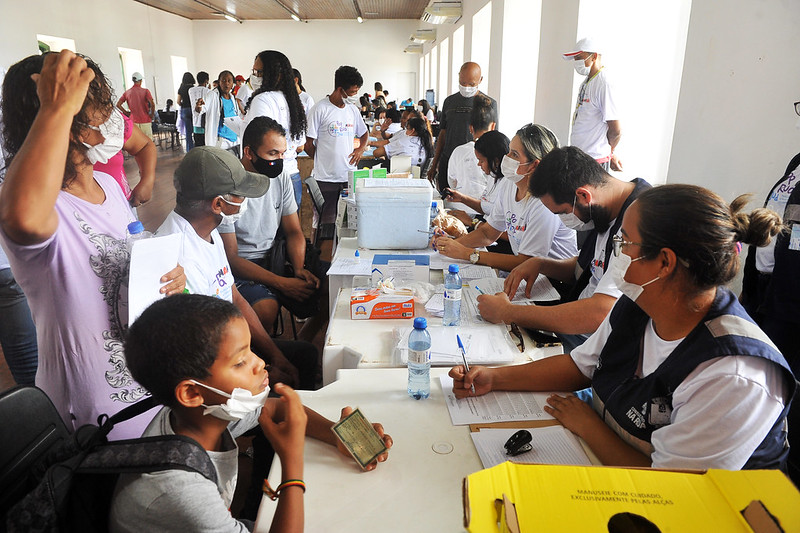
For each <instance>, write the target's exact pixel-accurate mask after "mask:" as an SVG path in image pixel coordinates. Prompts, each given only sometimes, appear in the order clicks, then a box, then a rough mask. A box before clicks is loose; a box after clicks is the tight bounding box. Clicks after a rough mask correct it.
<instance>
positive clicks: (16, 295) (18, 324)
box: [0, 268, 39, 385]
mask: <svg viewBox="0 0 800 533" xmlns="http://www.w3.org/2000/svg"><path fill="white" fill-rule="evenodd" d="M0 346H2V347H3V355H5V358H6V362H7V363H8V368H9V370H11V375H12V376H14V381H16V382H17V384H19V385H33V384H34V381H35V378H36V368H37V367H38V366H39V350H38V348H37V345H36V328H35V327H34V325H33V319H32V318H31V310H30V309H29V308H28V300H27V299H26V298H25V295H24V294H23V293H22V289H21V288H20V286H19V285H17V282H16V280H15V279H14V275H13V274H12V273H11V269H10V268H4V269H2V270H0Z"/></svg>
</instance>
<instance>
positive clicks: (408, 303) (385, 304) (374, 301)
mask: <svg viewBox="0 0 800 533" xmlns="http://www.w3.org/2000/svg"><path fill="white" fill-rule="evenodd" d="M350 318H351V319H352V320H367V319H373V318H414V294H413V292H412V291H411V290H408V289H397V291H396V292H394V293H390V294H387V293H384V292H381V291H380V290H379V289H353V292H352V293H351V295H350Z"/></svg>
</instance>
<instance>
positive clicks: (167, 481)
mask: <svg viewBox="0 0 800 533" xmlns="http://www.w3.org/2000/svg"><path fill="white" fill-rule="evenodd" d="M171 412H172V410H171V409H170V408H169V407H164V408H163V409H161V411H159V413H158V414H157V415H156V417H155V418H154V419H153V421H152V422H151V423H150V425H149V426H147V429H146V430H145V432H144V434H143V435H142V436H143V437H151V436H155V435H174V434H175V432H174V431H173V429H172V424H171V423H170V420H169V417H170V413H171ZM260 413H261V410H260V409H259V410H258V411H255V412H253V413H251V414H250V415H249V416H247V417H245V418H244V419H242V420H240V421H239V422H236V423H234V424H231V425H230V426H228V431H226V432H225V434H224V435H223V436H222V441H223V442H222V449H223V451H219V452H208V455H209V457H210V458H211V462H212V463H213V464H214V467H215V468H216V470H217V484H216V485H214V483H213V482H211V481H209V480H208V479H206V478H205V477H203V476H202V475H201V474H198V473H196V472H187V471H185V470H178V469H171V470H165V471H163V472H154V473H152V474H123V475H121V476H120V478H119V481H118V482H117V487H116V489H115V491H114V498H113V500H112V502H111V512H110V517H109V528H110V531H112V532H113V533H120V532H126V533H127V532H130V533H134V532H135V533H141V532H143V531H159V532H175V533H187V532H189V531H191V532H193V533H194V532H203V533H204V532H208V533H212V532H213V533H223V532H225V533H228V532H231V533H233V532H236V533H243V532H246V531H252V527H253V525H252V524H251V523H248V522H242V521H239V520H236V519H235V518H233V517H232V516H231V513H230V505H231V500H233V493H234V490H235V489H236V479H237V475H238V470H239V462H238V461H239V447H238V446H237V445H236V441H235V440H234V439H235V438H236V437H238V436H239V435H241V434H243V433H244V432H245V431H247V430H249V429H250V428H252V427H255V426H256V425H257V424H258V416H259V414H260ZM265 475H266V472H265Z"/></svg>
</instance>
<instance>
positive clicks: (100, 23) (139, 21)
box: [0, 0, 194, 105]
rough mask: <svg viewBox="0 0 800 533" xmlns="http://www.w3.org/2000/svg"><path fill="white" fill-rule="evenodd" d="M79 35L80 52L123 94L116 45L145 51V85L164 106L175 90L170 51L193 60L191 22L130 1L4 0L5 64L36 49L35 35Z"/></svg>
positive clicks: (0, 23) (1, 55)
mask: <svg viewBox="0 0 800 533" xmlns="http://www.w3.org/2000/svg"><path fill="white" fill-rule="evenodd" d="M37 33H42V34H46V35H53V36H56V37H66V38H70V39H74V40H75V45H76V48H77V51H78V52H79V53H83V54H86V55H88V56H89V57H91V58H92V59H94V60H95V61H97V62H98V63H99V64H100V66H101V68H102V69H103V72H104V73H105V74H106V76H108V77H109V79H110V80H111V83H112V85H113V87H114V90H115V91H116V93H117V95H118V96H119V95H120V94H122V92H123V90H122V88H123V83H122V69H121V67H120V62H119V53H118V51H117V47H119V46H122V47H126V48H135V49H138V50H141V51H142V56H143V58H144V68H145V72H144V74H145V77H146V80H145V82H146V85H147V86H148V88H150V90H151V91H152V92H153V96H154V97H155V96H157V97H158V102H157V103H158V104H159V105H163V103H164V102H166V100H167V98H173V99H174V98H175V97H174V95H172V92H173V90H172V65H171V63H170V54H172V55H179V56H184V57H187V58H188V60H189V66H190V67H191V66H192V65H193V63H194V42H193V38H192V22H191V21H190V20H187V19H185V18H182V17H178V16H176V15H171V14H169V13H166V12H164V11H160V10H157V9H153V8H150V7H147V6H145V5H143V4H139V3H137V2H134V1H132V0H36V1H34V2H24V1H23V2H12V1H6V0H3V2H2V7H0V35H2V36H3V45H2V46H1V47H0V65H2V66H3V67H5V68H6V69H7V68H8V67H10V66H11V65H12V64H14V63H16V62H17V61H19V60H20V59H22V58H24V57H27V56H29V55H32V54H36V53H38V49H37V46H36V34H37Z"/></svg>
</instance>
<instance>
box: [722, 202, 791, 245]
mask: <svg viewBox="0 0 800 533" xmlns="http://www.w3.org/2000/svg"><path fill="white" fill-rule="evenodd" d="M749 201H750V195H749V194H743V195H741V196H739V197H738V198H736V199H735V200H734V201H733V202H731V222H732V223H733V226H734V232H735V239H736V240H737V241H740V242H743V243H745V244H754V245H755V246H766V245H767V244H769V242H770V240H771V239H772V237H774V236H775V235H777V234H778V232H779V231H781V229H783V220H782V219H781V216H780V215H779V214H778V213H776V212H775V211H773V210H772V209H767V208H764V207H760V208H758V209H755V210H753V211H751V212H750V214H747V213H743V212H741V210H742V208H744V206H745V205H747V203H748V202H749Z"/></svg>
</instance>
